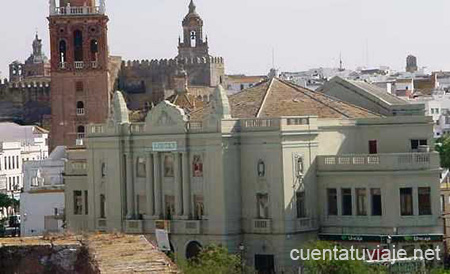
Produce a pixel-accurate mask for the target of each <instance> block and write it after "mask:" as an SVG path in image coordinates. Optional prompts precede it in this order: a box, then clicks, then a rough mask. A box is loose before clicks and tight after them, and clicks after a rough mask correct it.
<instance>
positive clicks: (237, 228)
mask: <svg viewBox="0 0 450 274" xmlns="http://www.w3.org/2000/svg"><path fill="white" fill-rule="evenodd" d="M112 108H113V110H114V111H113V115H112V117H110V119H109V121H108V122H107V123H104V124H91V125H88V127H87V130H86V133H87V135H86V139H85V140H86V147H85V148H78V149H75V150H72V151H70V150H69V156H68V161H67V163H66V170H65V182H66V190H65V196H66V215H67V216H66V219H67V224H68V228H69V229H71V230H75V231H83V230H85V231H123V232H126V233H137V234H145V235H147V236H148V237H149V238H150V239H154V236H153V235H154V231H155V228H162V229H165V230H166V231H167V232H168V233H169V239H170V242H171V246H172V249H173V251H174V252H175V253H177V254H178V255H180V256H182V257H183V256H185V257H188V258H189V257H191V256H193V255H195V254H196V252H198V249H199V248H200V247H202V246H205V245H208V244H212V243H215V244H222V245H224V246H226V247H227V248H228V249H229V250H230V251H231V252H241V253H242V254H243V255H244V258H245V262H246V263H247V264H248V265H250V266H252V267H254V268H256V270H258V271H260V272H263V271H269V272H265V273H270V271H272V270H274V271H277V273H281V271H285V273H290V272H289V271H293V270H295V269H296V267H298V266H299V265H301V263H302V262H301V261H296V262H294V261H292V260H291V259H290V256H289V254H290V251H291V250H292V249H294V248H296V249H299V248H302V246H304V244H305V243H306V242H308V241H311V240H315V239H318V238H321V239H324V240H331V241H335V242H342V243H356V244H358V245H359V246H361V247H362V246H364V247H369V248H376V245H377V244H386V239H391V241H390V243H394V242H398V243H399V245H400V246H407V247H408V248H410V247H411V245H414V246H420V245H440V244H441V242H442V226H441V225H440V221H439V217H440V215H441V213H440V207H439V174H440V168H439V156H438V154H437V153H436V152H433V151H430V148H429V147H427V146H424V145H422V146H419V145H417V144H423V143H425V142H424V140H426V143H428V144H430V143H431V141H432V138H433V122H432V120H431V118H429V117H425V116H398V117H383V116H380V115H379V114H375V113H373V112H371V111H369V110H366V109H363V108H360V107H357V106H355V105H351V104H349V103H345V102H343V101H340V100H338V99H335V98H333V97H330V96H328V95H325V94H321V93H316V92H313V91H310V90H308V89H304V88H301V87H298V86H295V85H293V84H290V83H288V82H285V81H283V80H280V79H277V78H272V79H268V80H267V81H264V82H262V83H259V84H257V85H255V86H254V87H252V88H249V89H246V90H243V91H241V92H239V93H236V94H234V95H232V96H230V97H228V96H227V95H226V92H225V91H224V90H223V89H222V88H221V87H218V88H216V90H215V92H214V94H213V96H212V99H211V101H210V103H209V104H207V105H206V106H204V107H202V108H197V109H189V111H188V110H186V108H185V107H184V106H183V104H181V103H179V104H178V105H177V104H173V103H170V102H169V101H163V102H161V103H160V104H158V105H157V106H156V107H154V108H153V109H152V110H150V112H149V113H148V115H147V116H146V118H145V121H142V122H131V121H130V119H129V115H128V110H127V108H126V104H125V101H124V99H123V96H122V94H121V93H120V92H116V93H115V94H114V99H113V107H112ZM390 243H389V244H390Z"/></svg>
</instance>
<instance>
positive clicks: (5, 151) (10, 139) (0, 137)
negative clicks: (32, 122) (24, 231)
mask: <svg viewBox="0 0 450 274" xmlns="http://www.w3.org/2000/svg"><path fill="white" fill-rule="evenodd" d="M47 140H48V131H46V130H44V129H42V128H40V127H38V126H21V125H18V124H15V123H0V193H6V194H8V195H9V196H10V197H14V198H15V199H16V200H19V199H20V191H21V189H22V187H23V181H22V180H23V176H22V175H23V172H22V164H23V162H24V161H29V160H41V159H45V158H47V157H48V141H47ZM6 214H7V212H6V210H4V211H3V212H0V216H1V215H6Z"/></svg>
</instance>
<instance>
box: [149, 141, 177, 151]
mask: <svg viewBox="0 0 450 274" xmlns="http://www.w3.org/2000/svg"><path fill="white" fill-rule="evenodd" d="M177 148H178V146H177V142H154V143H152V149H153V151H175V150H177Z"/></svg>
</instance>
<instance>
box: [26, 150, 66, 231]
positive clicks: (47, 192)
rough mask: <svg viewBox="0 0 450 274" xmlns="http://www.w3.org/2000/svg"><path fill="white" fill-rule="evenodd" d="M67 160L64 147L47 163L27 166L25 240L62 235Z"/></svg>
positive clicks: (33, 162) (56, 151)
mask: <svg viewBox="0 0 450 274" xmlns="http://www.w3.org/2000/svg"><path fill="white" fill-rule="evenodd" d="M65 158H66V149H65V147H57V148H56V149H55V150H53V152H52V153H51V154H50V156H49V158H47V159H45V160H40V161H28V162H25V163H24V165H23V171H24V192H23V193H22V194H21V195H20V203H21V205H20V219H21V227H20V231H21V235H22V236H37V235H42V234H43V233H45V232H60V231H62V229H63V228H62V225H63V216H64V180H63V171H64V162H65Z"/></svg>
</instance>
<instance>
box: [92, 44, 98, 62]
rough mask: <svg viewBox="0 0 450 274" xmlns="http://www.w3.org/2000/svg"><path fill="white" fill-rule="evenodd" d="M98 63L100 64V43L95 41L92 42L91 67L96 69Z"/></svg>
mask: <svg viewBox="0 0 450 274" xmlns="http://www.w3.org/2000/svg"><path fill="white" fill-rule="evenodd" d="M97 62H98V41H97V40H95V39H93V40H91V66H92V67H93V68H96V67H97Z"/></svg>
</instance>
